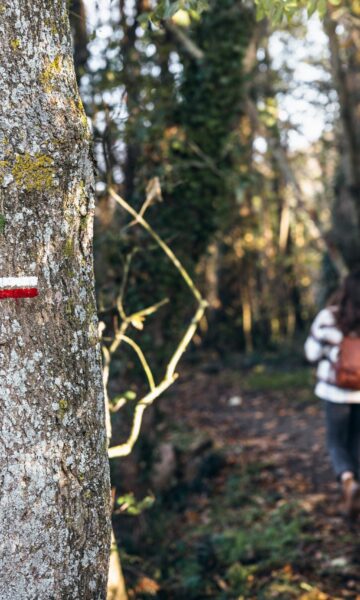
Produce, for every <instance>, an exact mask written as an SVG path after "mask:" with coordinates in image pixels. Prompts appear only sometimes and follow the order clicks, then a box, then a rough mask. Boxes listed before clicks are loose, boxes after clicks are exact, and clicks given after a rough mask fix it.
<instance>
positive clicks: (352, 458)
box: [325, 401, 360, 479]
mask: <svg viewBox="0 0 360 600" xmlns="http://www.w3.org/2000/svg"><path fill="white" fill-rule="evenodd" d="M325 417H326V438H327V446H328V450H329V454H330V458H331V462H332V465H333V467H334V471H335V474H336V476H337V477H340V476H341V474H342V473H343V472H344V471H352V472H353V473H354V475H355V477H356V478H357V479H358V478H359V475H360V473H359V467H360V404H337V403H336V402H328V401H325Z"/></svg>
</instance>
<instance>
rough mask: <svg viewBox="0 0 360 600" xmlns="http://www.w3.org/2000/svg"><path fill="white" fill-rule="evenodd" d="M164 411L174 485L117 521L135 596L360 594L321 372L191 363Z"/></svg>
mask: <svg viewBox="0 0 360 600" xmlns="http://www.w3.org/2000/svg"><path fill="white" fill-rule="evenodd" d="M161 413H162V424H161V426H160V427H159V432H160V433H159V435H160V434H161V438H162V442H163V445H164V448H165V455H166V449H167V451H168V454H169V448H174V449H175V450H174V456H175V457H176V465H175V467H174V471H173V473H172V475H171V477H172V479H171V483H170V484H169V485H168V486H167V488H166V489H165V490H163V492H162V493H161V494H156V500H155V502H154V504H153V505H152V507H151V508H149V509H148V510H145V511H144V512H142V513H141V514H140V516H137V517H135V516H133V517H131V516H125V515H124V514H120V515H119V516H117V517H116V518H115V525H116V529H118V530H119V531H120V536H122V538H123V544H122V547H123V550H122V561H123V565H124V571H125V576H126V579H127V582H128V587H129V595H130V598H136V599H143V598H159V599H167V600H180V599H181V600H190V599H191V600H192V599H198V600H201V599H203V600H205V599H207V598H213V599H217V600H222V599H227V600H242V599H254V600H263V599H272V598H273V599H276V600H282V599H283V600H287V599H289V600H290V599H301V600H336V599H340V598H341V599H343V598H352V599H357V600H360V568H359V567H360V539H359V533H360V524H359V525H355V526H354V525H352V526H350V524H349V523H347V522H346V520H345V519H344V517H343V516H342V510H341V502H340V494H339V489H338V485H337V483H336V482H335V481H334V477H333V475H332V472H331V468H330V466H329V462H328V458H327V454H326V450H325V443H324V438H325V432H324V426H323V418H322V406H321V403H320V401H318V400H316V399H315V398H314V396H313V394H312V375H311V371H310V369H308V368H307V367H306V366H305V365H303V364H301V363H299V364H289V363H288V361H286V360H284V361H281V360H280V361H279V360H278V361H277V362H276V364H272V363H271V361H270V362H267V361H264V362H261V361H260V362H258V363H257V364H255V365H253V366H252V367H251V368H250V367H247V368H240V367H238V366H237V365H236V360H233V361H232V364H228V365H225V366H223V365H222V366H221V367H220V366H219V364H217V363H216V361H215V362H213V363H212V362H211V361H210V362H207V363H206V362H200V363H199V364H196V365H194V364H193V365H190V364H188V365H187V366H186V367H185V368H184V370H183V373H182V376H181V379H180V380H179V382H178V383H177V384H176V386H175V387H174V388H173V390H172V392H171V393H169V394H168V395H167V397H166V399H164V400H163V401H162V404H161ZM164 423H165V425H164ZM170 454H171V453H170ZM170 462H171V461H170ZM173 462H174V460H173ZM165 470H166V469H165ZM129 523H130V525H129ZM127 528H130V531H131V534H130V535H127V534H126V529H127ZM135 530H137V535H135V536H134V535H132V534H133V533H134V531H135Z"/></svg>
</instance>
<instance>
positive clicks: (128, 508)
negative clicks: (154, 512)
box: [117, 493, 155, 517]
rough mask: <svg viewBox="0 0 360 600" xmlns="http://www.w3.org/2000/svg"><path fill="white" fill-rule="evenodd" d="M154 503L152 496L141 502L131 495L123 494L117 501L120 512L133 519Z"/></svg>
mask: <svg viewBox="0 0 360 600" xmlns="http://www.w3.org/2000/svg"><path fill="white" fill-rule="evenodd" d="M154 502H155V498H154V497H153V496H146V497H145V498H143V499H142V500H137V499H136V498H135V496H134V494H133V493H130V494H125V495H124V496H120V497H119V498H118V499H117V504H118V505H119V507H120V510H121V511H122V512H126V513H127V514H128V515H131V516H133V517H137V516H139V515H140V514H141V513H142V512H144V510H148V509H149V508H151V507H152V506H153V504H154Z"/></svg>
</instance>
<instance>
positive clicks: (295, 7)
mask: <svg viewBox="0 0 360 600" xmlns="http://www.w3.org/2000/svg"><path fill="white" fill-rule="evenodd" d="M255 3H256V7H257V19H258V20H261V19H264V18H266V17H269V18H270V20H271V21H272V23H274V24H278V23H281V21H283V20H287V21H291V19H292V18H293V17H294V16H295V15H298V14H299V13H301V12H302V11H304V10H306V12H307V14H308V16H309V17H311V15H313V14H314V13H315V12H318V13H319V15H320V17H322V18H323V17H324V16H325V14H326V9H327V6H328V2H327V0H255ZM329 3H330V4H331V5H333V6H338V5H339V4H341V0H329Z"/></svg>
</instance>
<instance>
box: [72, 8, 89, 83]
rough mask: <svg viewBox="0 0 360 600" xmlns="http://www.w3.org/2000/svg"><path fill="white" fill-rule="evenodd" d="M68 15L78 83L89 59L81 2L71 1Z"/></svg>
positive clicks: (84, 18) (84, 12) (83, 10)
mask: <svg viewBox="0 0 360 600" xmlns="http://www.w3.org/2000/svg"><path fill="white" fill-rule="evenodd" d="M69 14H70V24H71V29H72V34H73V47H74V64H75V72H76V78H77V80H78V81H79V80H80V77H81V75H83V73H84V70H85V67H86V63H87V60H88V58H89V51H88V47H87V46H88V42H89V36H88V32H87V27H86V9H85V5H84V2H83V0H71V1H70V10H69Z"/></svg>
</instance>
